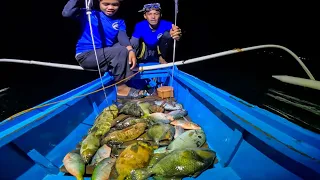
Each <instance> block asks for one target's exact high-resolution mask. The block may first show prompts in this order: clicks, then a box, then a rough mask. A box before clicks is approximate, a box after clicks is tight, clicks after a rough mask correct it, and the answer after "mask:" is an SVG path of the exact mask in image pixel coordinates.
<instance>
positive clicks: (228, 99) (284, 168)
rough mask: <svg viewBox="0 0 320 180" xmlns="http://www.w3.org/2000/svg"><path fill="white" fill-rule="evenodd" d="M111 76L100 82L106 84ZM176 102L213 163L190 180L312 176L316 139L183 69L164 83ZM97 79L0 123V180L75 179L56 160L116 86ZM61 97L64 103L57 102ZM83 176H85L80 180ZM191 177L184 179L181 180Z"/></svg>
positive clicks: (319, 167) (319, 157) (319, 170)
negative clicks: (194, 125) (211, 154)
mask: <svg viewBox="0 0 320 180" xmlns="http://www.w3.org/2000/svg"><path fill="white" fill-rule="evenodd" d="M171 73H172V72H171V68H165V69H158V70H151V71H144V72H141V73H140V74H139V75H137V76H135V77H134V79H153V78H158V79H159V80H161V82H162V83H163V85H169V84H170V83H171V82H170V80H171V78H170V75H171ZM112 80H113V78H112V76H109V74H106V75H104V76H103V77H102V81H103V83H104V84H105V85H106V86H107V85H109V84H112ZM172 86H173V88H174V95H175V98H176V99H177V101H178V102H180V103H182V104H183V105H184V107H185V109H187V110H188V112H189V116H190V117H191V119H192V120H193V121H194V122H195V123H197V124H199V125H200V126H201V127H203V129H204V131H205V133H206V136H207V143H208V145H209V147H210V148H211V149H213V150H214V151H216V152H217V157H218V160H219V162H218V163H217V164H215V167H214V168H212V169H209V170H207V171H205V172H204V173H202V174H201V175H200V176H199V177H197V179H291V180H293V179H320V135H319V134H317V133H315V132H312V131H310V130H307V129H304V128H302V127H300V126H298V125H296V124H294V123H292V122H290V121H288V120H287V119H284V118H282V117H280V116H278V115H276V114H273V113H271V112H269V111H266V110H264V109H261V108H259V107H257V106H255V105H252V104H249V103H247V102H245V101H244V100H242V99H239V98H237V97H235V96H233V95H231V94H229V93H227V92H225V91H223V90H221V89H218V88H216V87H214V86H212V85H210V84H208V83H206V82H204V81H202V80H200V79H198V78H196V77H193V76H191V75H189V74H187V73H185V72H183V71H180V70H178V68H176V69H175V71H174V78H173V82H172ZM100 88H101V82H100V79H97V80H94V81H92V82H90V83H88V84H85V85H83V86H81V87H79V88H77V89H74V90H72V91H70V92H67V93H65V94H62V95H61V96H58V97H56V98H53V99H51V100H49V101H47V102H44V103H43V104H47V103H52V102H57V101H60V102H59V103H55V104H52V105H50V106H44V107H41V108H37V109H34V110H32V111H30V112H26V113H24V114H22V115H20V116H17V117H16V118H14V119H12V120H9V119H7V120H5V121H3V122H2V123H1V124H0V159H1V161H0V162H1V170H0V171H1V173H0V179H19V180H24V179H27V180H30V179H34V180H36V179H45V180H58V179H60V180H64V179H65V180H67V179H75V178H74V177H73V176H67V175H66V174H64V173H62V172H60V171H59V168H60V167H61V166H62V165H63V163H62V159H63V157H64V156H65V155H66V154H67V153H68V152H69V151H71V150H74V149H75V147H76V145H77V144H78V143H79V142H80V141H81V140H82V138H83V136H84V135H86V133H87V131H88V129H89V128H90V127H91V126H92V124H93V122H94V119H95V117H96V116H97V115H98V114H99V113H100V112H101V110H102V109H103V108H105V107H107V106H108V105H110V104H111V103H113V101H115V100H116V89H115V87H114V86H113V87H111V88H108V89H106V93H107V97H108V102H107V101H106V100H105V97H104V93H103V91H99V92H96V93H93V94H90V95H86V96H82V95H84V94H87V93H90V92H93V91H95V90H98V89H100ZM64 99H67V100H65V101H61V100H64ZM85 179H89V178H85ZM186 179H191V178H186Z"/></svg>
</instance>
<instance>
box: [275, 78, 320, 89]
mask: <svg viewBox="0 0 320 180" xmlns="http://www.w3.org/2000/svg"><path fill="white" fill-rule="evenodd" d="M272 77H273V78H275V79H278V80H279V81H281V82H285V83H288V84H293V85H298V86H303V87H308V88H312V89H316V90H320V81H316V80H310V79H304V78H299V77H293V76H287V75H283V76H272Z"/></svg>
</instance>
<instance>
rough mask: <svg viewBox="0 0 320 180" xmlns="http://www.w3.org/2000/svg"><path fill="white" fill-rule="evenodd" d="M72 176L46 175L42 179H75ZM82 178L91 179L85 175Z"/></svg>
mask: <svg viewBox="0 0 320 180" xmlns="http://www.w3.org/2000/svg"><path fill="white" fill-rule="evenodd" d="M75 179H76V178H75V177H74V176H58V175H53V174H50V175H47V176H46V177H45V178H43V180H75ZM83 179H84V180H91V178H88V177H85V178H83Z"/></svg>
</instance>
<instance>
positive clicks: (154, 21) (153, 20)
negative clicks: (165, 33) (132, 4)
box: [144, 10, 161, 26]
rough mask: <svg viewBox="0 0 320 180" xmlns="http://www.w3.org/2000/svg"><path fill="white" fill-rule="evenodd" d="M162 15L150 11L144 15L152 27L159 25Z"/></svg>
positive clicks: (158, 12) (155, 11)
mask: <svg viewBox="0 0 320 180" xmlns="http://www.w3.org/2000/svg"><path fill="white" fill-rule="evenodd" d="M160 16H161V13H160V11H157V10H150V11H147V12H146V13H145V14H144V18H145V19H146V20H147V21H148V22H149V24H150V25H152V26H156V25H158V23H159V20H160Z"/></svg>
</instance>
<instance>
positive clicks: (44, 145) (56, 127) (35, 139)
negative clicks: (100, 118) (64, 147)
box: [14, 98, 93, 155]
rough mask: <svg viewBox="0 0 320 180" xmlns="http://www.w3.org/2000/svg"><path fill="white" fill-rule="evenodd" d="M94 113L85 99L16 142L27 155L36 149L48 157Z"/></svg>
mask: <svg viewBox="0 0 320 180" xmlns="http://www.w3.org/2000/svg"><path fill="white" fill-rule="evenodd" d="M92 112H93V109H92V108H91V106H90V104H89V103H88V101H87V99H86V98H84V99H82V100H81V101H78V103H77V104H75V105H73V106H70V107H68V108H66V109H65V110H64V111H62V112H61V113H59V114H58V115H56V116H54V117H52V118H53V119H54V120H52V121H46V122H44V123H42V124H41V125H39V126H37V127H35V128H34V129H33V130H32V131H28V132H26V133H25V134H24V135H23V136H21V137H19V138H17V139H15V140H14V142H15V143H16V144H17V146H19V147H20V148H21V149H22V150H23V151H24V152H25V153H28V152H29V151H30V150H32V149H36V150H37V151H39V152H40V153H41V154H43V155H47V154H48V152H50V151H51V150H52V149H53V148H55V147H56V146H57V145H58V144H59V143H60V142H61V141H62V140H63V139H64V138H65V137H66V136H68V135H69V134H70V133H71V132H72V131H73V130H74V129H75V128H76V127H77V126H78V125H79V124H80V123H81V122H82V121H83V119H84V118H86V117H87V116H89V115H90V114H91V113H92ZM57 132H59V133H57Z"/></svg>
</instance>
